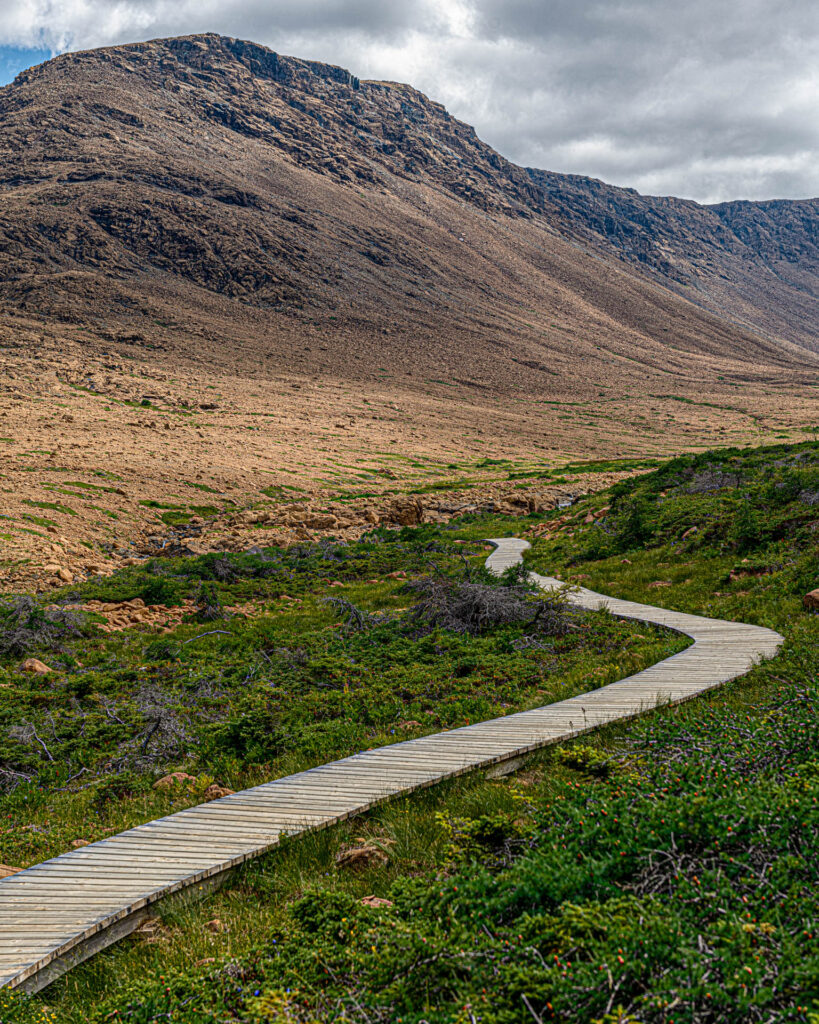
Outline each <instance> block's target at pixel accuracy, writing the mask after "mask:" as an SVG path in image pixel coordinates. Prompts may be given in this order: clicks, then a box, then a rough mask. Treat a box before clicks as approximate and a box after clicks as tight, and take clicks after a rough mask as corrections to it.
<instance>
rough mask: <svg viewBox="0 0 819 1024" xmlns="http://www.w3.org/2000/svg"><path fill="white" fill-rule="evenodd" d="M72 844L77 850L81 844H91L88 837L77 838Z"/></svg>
mask: <svg viewBox="0 0 819 1024" xmlns="http://www.w3.org/2000/svg"><path fill="white" fill-rule="evenodd" d="M71 845H72V846H73V847H74V849H75V850H79V849H80V847H81V846H90V845H91V844H90V843H89V842H88V840H87V839H75V840H74V841H73V842H72V843H71Z"/></svg>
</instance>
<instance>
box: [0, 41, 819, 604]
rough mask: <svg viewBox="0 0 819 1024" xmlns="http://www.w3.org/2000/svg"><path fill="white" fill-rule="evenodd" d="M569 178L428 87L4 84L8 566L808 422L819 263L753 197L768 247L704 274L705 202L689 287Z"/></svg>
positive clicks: (741, 226)
mask: <svg viewBox="0 0 819 1024" xmlns="http://www.w3.org/2000/svg"><path fill="white" fill-rule="evenodd" d="M542 173H543V172H533V171H527V170H525V169H523V168H520V167H517V166H515V165H513V164H511V163H509V162H508V161H506V160H505V159H504V158H503V157H501V156H500V155H499V154H497V153H495V152H494V151H493V150H492V149H490V148H489V147H488V146H486V145H484V144H483V143H482V142H481V141H480V140H479V139H478V138H477V136H476V135H475V133H474V131H473V129H471V128H470V127H469V126H467V125H465V124H462V123H460V122H458V121H457V120H455V119H454V118H452V117H451V116H450V115H449V114H448V113H447V112H446V111H445V110H444V109H443V107H441V106H440V105H439V104H436V103H434V102H432V101H430V100H429V99H427V98H426V97H425V96H423V95H421V94H420V93H418V92H417V91H415V90H413V89H411V88H410V87H408V86H405V85H398V84H394V83H383V82H364V81H359V80H357V79H356V78H354V77H353V76H352V75H350V74H349V73H348V72H346V71H344V70H342V69H339V68H335V67H329V66H326V65H322V64H316V63H310V62H306V61H300V60H297V59H294V58H289V57H282V56H279V55H277V54H275V53H273V52H272V51H270V50H267V49H265V48H264V47H261V46H257V45H254V44H252V43H246V42H242V41H239V40H234V39H229V38H224V37H220V36H215V35H205V36H197V37H186V38H180V39H168V40H158V41H154V42H150V43H140V44H134V45H130V46H122V47H112V48H108V49H103V50H96V51H91V52H85V53H78V54H67V55H63V56H61V57H58V58H56V59H55V60H52V61H50V62H48V63H47V64H44V65H41V66H40V67H38V68H34V69H32V70H31V71H28V72H25V73H23V74H22V75H20V76H19V77H18V78H17V80H16V81H15V82H14V83H13V84H12V85H10V86H7V87H6V88H4V89H2V90H0V197H2V201H1V202H0V371H2V376H1V377H0V453H1V454H2V469H0V473H2V480H0V485H1V486H2V502H0V513H2V518H0V544H2V548H0V551H2V557H3V572H4V578H5V580H6V581H7V582H9V583H14V584H15V585H19V584H26V585H33V584H35V583H36V584H39V583H41V582H43V581H44V580H56V579H57V578H58V572H60V573H61V574H62V578H63V579H66V578H68V577H74V576H78V575H83V574H87V573H89V572H96V571H106V570H107V569H108V568H110V567H111V566H112V565H113V564H115V563H116V560H117V559H118V558H121V557H124V556H127V555H129V554H133V551H134V550H139V549H141V550H144V549H146V547H150V545H151V544H156V543H161V538H162V537H163V536H164V535H166V534H167V531H168V529H169V527H172V526H175V525H176V526H179V527H180V529H181V528H183V527H184V531H183V532H186V534H187V535H189V536H190V537H194V536H195V537H196V543H199V544H200V546H201V545H204V546H208V545H211V546H214V545H228V546H230V545H231V544H232V545H239V544H242V543H244V542H245V541H246V540H247V538H248V536H249V535H250V534H251V533H252V535H253V536H255V535H256V534H259V535H260V536H262V535H264V536H267V537H277V538H279V539H281V540H282V542H286V541H287V540H288V539H292V538H293V537H295V536H310V535H311V534H312V533H314V532H315V531H321V530H322V529H332V530H333V531H335V532H343V531H344V530H346V529H349V530H355V529H357V528H360V527H361V526H362V524H367V523H372V522H373V521H375V520H377V519H378V518H383V517H389V516H391V515H392V516H395V517H397V518H398V519H401V518H406V517H407V516H409V517H410V518H412V516H413V515H414V514H415V513H413V512H412V511H411V510H410V511H407V509H406V508H404V509H403V510H402V508H401V507H400V506H401V502H402V501H404V500H405V499H404V498H403V497H401V496H402V495H404V494H406V492H413V493H414V495H415V497H413V499H412V501H415V502H420V503H421V504H422V505H425V506H426V509H425V512H424V514H428V515H443V516H445V515H448V514H451V513H452V512H453V510H458V509H460V508H463V507H483V506H486V505H487V503H491V502H492V501H503V502H509V501H513V500H518V502H519V503H520V507H526V502H527V501H535V502H538V501H550V500H552V499H553V498H554V497H559V496H560V494H561V493H563V492H571V491H572V490H573V489H574V490H576V489H577V488H583V487H587V486H595V481H594V479H593V478H592V477H589V476H586V475H583V474H582V473H580V472H579V471H578V470H577V467H573V468H572V469H571V470H570V472H569V476H568V477H566V476H565V475H564V476H563V477H562V480H563V482H562V483H561V482H558V483H554V481H551V482H550V481H549V479H548V478H547V477H546V476H544V474H545V473H546V472H547V471H548V470H550V469H554V468H555V467H559V466H561V465H563V464H565V463H567V462H572V461H577V460H582V459H590V458H600V459H613V458H624V457H646V456H651V455H656V454H659V453H666V452H671V451H675V450H680V449H691V448H697V447H705V446H712V445H715V444H719V443H725V444H728V443H731V444H744V443H748V442H760V441H764V440H770V439H772V438H775V437H794V438H795V437H798V436H801V435H802V434H803V433H804V432H805V431H807V430H811V429H812V428H813V427H814V424H815V423H816V421H817V416H816V412H817V403H816V395H817V383H819V378H818V377H817V368H819V356H817V354H816V352H815V351H813V349H815V347H816V344H815V341H816V331H815V324H816V320H815V319H814V320H813V321H812V320H811V309H812V307H811V305H810V303H811V301H815V294H816V292H815V289H814V271H815V266H814V264H813V263H811V262H810V259H812V256H810V254H809V253H808V252H807V248H806V247H805V246H803V247H802V248H803V249H804V250H805V259H804V262H803V265H802V266H800V265H799V264H798V259H797V256H798V253H797V256H795V255H794V253H796V251H797V249H798V246H797V244H796V242H795V241H794V240H793V239H792V238H791V240H790V241H789V242H788V245H789V246H790V249H789V250H788V252H789V256H788V258H787V259H785V258H784V257H782V259H785V262H787V263H788V267H789V268H790V269H789V271H788V274H787V275H784V273H780V274H779V276H777V274H776V273H774V272H773V271H771V270H770V269H769V268H768V269H766V262H765V261H766V259H767V260H768V261H769V262H770V261H771V259H772V257H771V256H770V252H768V255H767V256H766V251H767V250H766V248H765V247H766V246H768V249H770V247H771V244H772V243H771V242H770V234H771V232H770V230H769V229H765V230H763V229H762V228H760V227H759V223H761V221H760V222H759V223H758V222H757V221H756V220H754V215H753V211H751V213H749V212H748V211H747V210H745V209H743V210H742V211H735V212H734V213H733V214H731V217H728V215H727V214H726V216H725V217H723V219H722V221H721V223H723V222H724V223H725V224H728V221H729V220H731V221H732V224H733V226H732V227H731V226H730V225H729V226H726V227H725V228H724V231H725V232H728V233H729V234H730V235H731V237H739V236H738V235H736V234H735V232H737V231H738V232H740V234H742V233H743V232H744V236H745V241H744V242H743V243H742V245H743V246H744V248H742V249H741V251H740V250H739V249H736V246H735V245H734V243H733V242H732V241H731V240H730V238H728V235H725V236H724V239H723V240H724V241H725V239H728V240H727V241H725V244H724V246H723V248H724V250H725V252H726V253H727V252H728V250H729V249H730V250H731V251H730V253H729V256H730V258H729V256H725V257H724V260H723V262H722V263H721V262H720V260H722V259H723V256H722V255H720V250H719V245H718V244H717V242H711V243H709V245H710V249H709V250H708V259H705V258H704V257H701V256H699V255H697V254H696V253H693V250H695V249H696V246H697V245H698V244H699V242H696V244H695V241H692V240H691V238H694V239H696V233H697V230H699V229H698V228H697V224H696V222H697V220H698V217H699V214H697V216H696V217H694V218H693V220H692V221H691V223H688V222H686V224H685V231H683V232H676V233H675V238H674V245H676V246H677V249H680V250H681V249H686V247H687V249H690V250H691V251H692V253H693V255H692V253H689V255H691V259H690V260H689V263H690V265H691V266H693V267H694V268H695V269H696V270H697V273H696V274H693V272H692V275H693V276H694V277H697V278H698V280H699V281H700V286H698V287H700V292H701V294H697V295H695V294H693V292H692V295H691V296H690V298H689V297H688V296H687V295H686V294H683V292H684V291H685V289H686V288H689V287H690V285H689V284H686V282H685V281H681V280H680V273H677V274H676V276H675V275H674V274H670V273H668V272H666V270H664V269H663V265H661V261H658V260H656V259H653V258H652V259H640V258H635V257H634V255H633V253H632V252H631V251H630V250H629V251H627V250H628V246H625V247H624V246H623V245H616V244H614V243H613V241H612V238H613V237H614V236H615V235H617V232H612V233H611V236H609V235H607V234H606V232H605V231H602V232H601V230H600V224H601V223H602V224H603V225H604V226H607V225H608V224H609V221H607V220H606V219H605V217H604V218H603V220H602V222H601V221H599V215H600V210H599V208H595V210H594V211H593V215H592V213H590V212H588V211H587V213H586V214H583V205H584V204H583V203H581V202H579V201H578V199H577V195H576V193H577V189H578V187H579V186H578V185H577V184H576V182H575V183H574V184H572V186H571V189H568V185H567V186H566V189H564V194H562V195H561V194H558V193H559V191H560V190H559V189H557V188H556V186H555V183H554V181H551V180H549V181H546V180H544V178H543V176H542ZM551 177H554V176H551ZM579 180H580V181H583V180H584V179H579ZM565 181H566V182H569V179H565ZM572 181H574V179H572ZM567 190H568V191H571V192H572V196H571V197H569V196H568V191H567ZM620 191H622V190H620ZM570 200H571V201H570ZM596 201H597V200H596ZM610 205H611V207H612V210H613V211H614V212H615V213H616V210H615V207H616V206H617V204H616V203H611V204H610ZM694 205H696V204H694ZM750 206H754V204H750ZM698 209H703V208H698ZM621 212H622V211H621ZM740 212H741V214H742V216H741V217H740ZM803 212H804V211H803ZM638 213H639V211H638ZM613 215H614V214H612V216H613ZM641 216H642V214H640V215H638V216H636V217H634V216H632V215H631V214H629V217H630V220H629V224H630V225H631V226H630V227H629V228H628V231H630V232H631V234H632V236H634V234H635V232H636V233H637V234H639V231H638V230H637V229H636V228H635V227H634V224H635V223H637V224H639V223H640V217H641ZM789 216H790V215H789ZM805 216H808V221H809V220H810V216H813V217H814V220H813V222H812V223H813V228H810V224H809V230H813V231H815V223H816V221H815V210H814V211H813V213H809V214H805ZM749 217H750V218H751V221H753V225H752V227H753V228H754V230H756V232H757V235H758V236H759V238H761V239H762V241H759V238H758V239H757V241H756V242H754V241H753V237H752V236H753V230H752V229H751V227H749V226H748V218H749ZM799 217H800V218H802V220H800V223H802V222H803V220H804V217H803V213H800V214H799ZM742 218H744V220H743V219H742ZM627 219H628V218H627ZM797 219H799V218H797ZM643 220H646V225H645V232H651V231H654V230H655V228H654V227H653V226H652V223H653V222H649V220H650V219H646V218H645V217H643ZM624 230H625V229H624ZM783 230H784V229H783ZM765 231H767V233H765ZM686 232H688V234H686ZM660 234H661V233H659V232H658V238H659V235H660ZM689 235H690V236H691V238H689ZM763 236H764V237H763ZM720 237H723V236H720ZM789 238H790V236H789ZM644 241H645V239H644ZM729 242H730V245H729ZM763 242H764V244H763ZM669 244H670V243H669V242H668V240H667V239H666V240H665V241H663V239H662V238H659V241H658V242H657V246H655V249H656V250H657V251H660V250H662V248H663V246H665V247H666V248H668V245H669ZM732 246H733V247H734V248H733V249H732V248H731V247H732ZM735 250H736V251H735ZM654 251H655V250H654V249H652V252H654ZM777 252H779V253H780V255H781V247H780V249H779V250H777ZM655 255H656V253H655ZM809 256H810V259H809V258H808V257H809ZM680 258H681V257H679V256H677V257H675V259H677V261H678V262H679V259H680ZM777 259H779V257H777ZM788 260H790V261H791V262H788ZM794 261H795V262H794ZM672 262H673V261H672ZM780 262H781V260H780ZM751 264H753V266H751ZM686 267H688V264H687V265H686ZM740 271H741V273H740ZM687 273H688V269H686V270H685V274H687ZM709 274H710V275H712V276H713V277H714V279H715V280H716V279H719V280H720V281H721V282H723V285H721V287H722V291H720V292H719V296H718V298H719V301H709V302H706V301H704V300H703V298H702V295H704V294H705V293H708V294H712V293H713V294H716V291H715V289H713V288H711V287H710V285H708V284H707V282H705V283H703V282H704V281H705V277H707V276H708V275H709ZM692 275H690V276H692ZM732 275H733V277H732ZM683 276H684V275H683ZM785 277H787V280H785ZM763 278H764V289H761V286H760V289H761V290H758V292H754V288H755V287H756V286H755V283H754V282H755V281H757V279H759V280H762V279H763ZM774 279H775V280H774ZM726 281H727V283H725V282H726ZM777 281H779V282H781V284H782V287H781V288H780V287H779V285H777V283H776V282H777ZM800 289H801V290H800ZM812 289H813V291H812ZM694 291H696V289H694ZM797 291H798V292H799V294H800V296H801V297H800V298H799V301H798V302H796V301H795V300H793V295H794V293H795V292H797ZM811 295H813V296H814V299H811ZM737 296H740V297H742V301H740V298H737ZM732 303H733V304H732ZM763 307H764V309H765V310H767V313H766V316H767V319H764V318H762V319H760V317H761V314H760V313H759V310H760V308H763ZM788 310H793V311H794V313H793V316H792V318H791V320H789V319H788V316H789V313H788ZM755 311H756V312H755ZM763 320H764V322H763ZM811 323H812V324H813V334H811V329H812V328H811ZM504 460H505V461H504ZM553 475H554V474H553ZM606 479H608V477H605V476H604V477H603V478H602V479H601V480H599V481H598V482H604V481H605V480H606ZM561 489H562V490H561ZM430 495H432V497H430ZM442 495H443V497H441V496H442ZM456 499H457V500H456ZM393 506H396V507H395V508H393ZM248 507H252V509H253V511H252V512H251V513H250V514H248V513H247V512H242V511H241V510H242V509H247V508H248ZM322 516H324V517H325V518H324V519H322ZM328 517H329V518H328ZM332 517H335V520H334V521H333V518H332ZM253 519H255V520H256V521H254V522H250V520H253ZM322 523H324V526H322V525H321V524H322ZM311 524H312V525H311ZM250 527H252V528H254V529H253V530H250V533H248V528H250ZM148 536H154V537H157V538H160V540H157V541H149V540H147V539H146V538H147V537H148ZM191 543H192V544H193V543H194V540H191ZM134 545H135V547H134ZM44 566H47V567H48V568H47V569H46V570H44V571H43V567H44ZM44 572H45V575H44Z"/></svg>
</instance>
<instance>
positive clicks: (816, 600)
mask: <svg viewBox="0 0 819 1024" xmlns="http://www.w3.org/2000/svg"><path fill="white" fill-rule="evenodd" d="M802 604H803V605H804V606H805V607H806V608H807V609H808V610H809V611H814V612H815V611H819V587H817V588H816V590H811V592H810V593H809V594H805V596H804V597H803V598H802Z"/></svg>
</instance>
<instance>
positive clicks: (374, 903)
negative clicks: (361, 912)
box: [358, 896, 393, 907]
mask: <svg viewBox="0 0 819 1024" xmlns="http://www.w3.org/2000/svg"><path fill="white" fill-rule="evenodd" d="M358 902H359V903H360V904H361V905H362V906H363V907H391V906H393V902H392V900H386V899H384V897H383V896H362V897H361V899H360V900H359V901H358Z"/></svg>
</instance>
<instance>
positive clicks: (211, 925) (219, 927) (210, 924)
mask: <svg viewBox="0 0 819 1024" xmlns="http://www.w3.org/2000/svg"><path fill="white" fill-rule="evenodd" d="M205 927H206V928H207V930H208V931H209V932H224V931H227V929H226V928H225V926H224V925H223V924H222V922H221V921H220V920H219V918H218V917H214V918H212V919H211V920H210V921H206V922H205Z"/></svg>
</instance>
